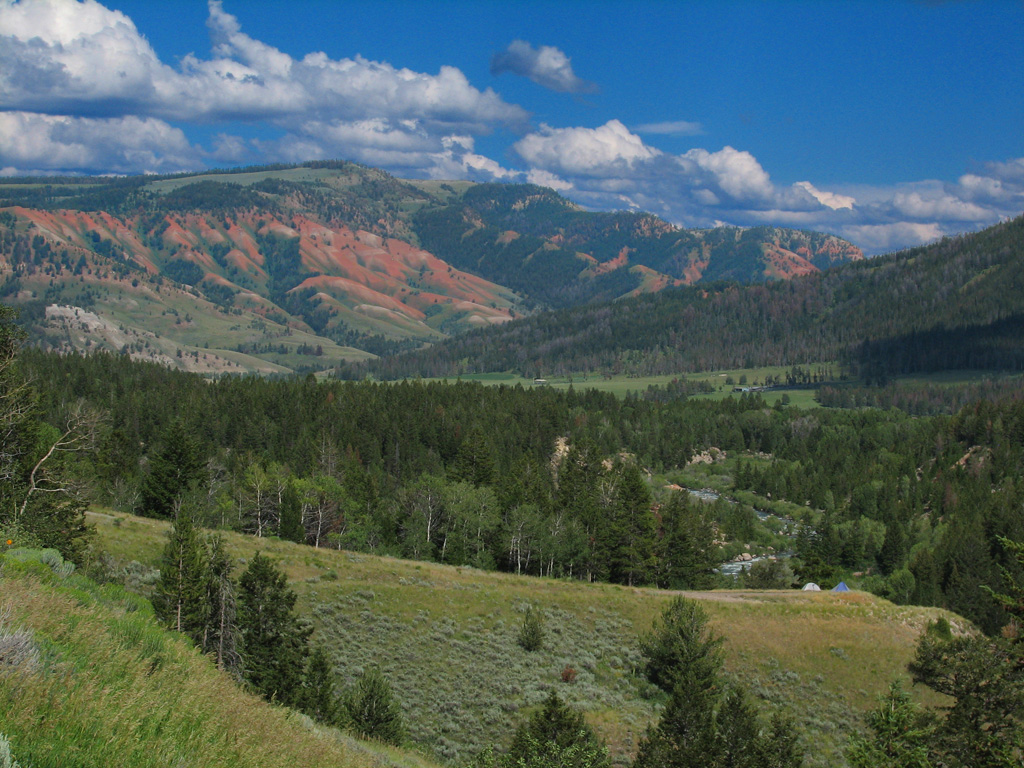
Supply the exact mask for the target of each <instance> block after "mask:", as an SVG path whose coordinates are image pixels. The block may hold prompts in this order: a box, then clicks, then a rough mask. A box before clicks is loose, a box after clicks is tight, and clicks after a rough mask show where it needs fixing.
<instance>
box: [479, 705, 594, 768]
mask: <svg viewBox="0 0 1024 768" xmlns="http://www.w3.org/2000/svg"><path fill="white" fill-rule="evenodd" d="M498 763H499V766H500V768H607V766H609V765H610V764H611V762H610V760H609V758H608V750H607V748H606V747H605V745H604V744H603V743H602V742H601V740H600V739H599V738H598V737H597V736H596V735H595V733H594V731H593V729H591V727H590V726H589V725H587V722H586V720H584V719H583V714H582V713H580V712H578V711H576V710H574V709H572V708H571V707H569V706H567V705H566V704H564V703H563V702H562V700H561V699H560V698H559V697H558V694H557V693H555V692H554V691H552V692H551V693H550V694H549V695H548V697H547V699H546V700H545V701H544V706H543V707H541V709H540V710H538V711H537V712H535V713H534V714H533V715H531V716H530V719H529V720H528V721H527V722H525V723H523V724H522V725H520V726H519V728H518V729H517V730H516V734H515V736H514V737H513V738H512V744H511V746H510V747H509V749H508V752H507V753H506V754H505V755H503V756H502V757H501V758H500V760H499V761H498Z"/></svg>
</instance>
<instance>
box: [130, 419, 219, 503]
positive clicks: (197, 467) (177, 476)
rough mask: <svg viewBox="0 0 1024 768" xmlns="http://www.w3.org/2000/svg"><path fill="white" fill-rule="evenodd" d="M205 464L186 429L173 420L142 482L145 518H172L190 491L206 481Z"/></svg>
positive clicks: (196, 444)
mask: <svg viewBox="0 0 1024 768" xmlns="http://www.w3.org/2000/svg"><path fill="white" fill-rule="evenodd" d="M206 476H207V472H206V460H205V458H204V457H203V455H202V453H201V451H200V448H199V445H198V443H197V442H196V441H195V439H194V438H193V437H192V436H191V435H189V433H188V432H187V431H186V429H185V425H184V424H183V423H182V422H181V421H180V420H175V421H174V422H172V423H171V425H170V426H169V427H168V428H167V429H166V430H164V433H163V435H162V437H161V446H160V449H159V450H158V451H157V452H156V453H155V454H154V455H153V456H151V457H150V460H149V472H148V473H147V474H146V476H145V477H144V478H143V481H142V498H141V506H142V510H143V513H144V514H147V515H151V516H153V517H159V518H173V517H174V516H175V515H176V514H177V511H178V509H179V508H180V506H181V501H182V499H183V497H184V496H185V494H186V493H188V491H189V490H192V489H193V488H195V487H196V486H198V485H201V484H202V483H203V482H205V481H206Z"/></svg>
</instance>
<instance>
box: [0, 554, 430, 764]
mask: <svg viewBox="0 0 1024 768" xmlns="http://www.w3.org/2000/svg"><path fill="white" fill-rule="evenodd" d="M2 568H3V570H2V572H0V604H2V605H0V610H3V611H4V615H5V620H4V624H5V627H6V629H5V630H4V631H7V632H11V631H21V632H30V633H31V637H32V641H33V643H34V644H35V646H36V650H37V657H38V658H37V662H36V663H35V664H26V663H10V664H3V665H2V666H0V730H2V731H3V733H4V734H5V735H6V737H7V739H9V741H10V742H11V744H13V745H14V749H15V755H16V757H17V759H18V760H19V761H20V762H21V764H22V765H23V766H31V767H32V768H75V767H77V766H82V768H86V767H88V768H93V767H95V768H108V767H109V768H115V767H118V766H124V767H125V768H167V766H173V767H175V768H177V767H178V766H182V767H184V766H203V768H207V767H209V768H257V767H259V768H273V767H275V766H281V768H285V767H286V766H287V767H288V768H295V766H309V767H310V768H315V767H319V766H323V768H328V766H330V768H341V767H347V766H351V767H352V768H364V767H365V768H369V767H370V766H389V765H409V766H412V765H421V766H427V765H430V763H428V762H427V761H421V760H419V759H417V758H409V759H407V760H404V761H400V760H392V759H391V758H389V757H388V756H387V754H385V753H384V752H383V751H382V750H380V749H376V748H370V747H367V746H365V745H362V744H360V743H358V742H356V741H355V740H354V739H350V738H347V737H345V736H343V735H341V734H339V733H338V732H336V731H331V730H325V729H319V728H316V727H314V726H313V724H312V723H311V722H310V721H309V720H308V719H306V718H304V717H302V716H299V715H296V714H294V713H292V712H291V711H289V710H286V709H283V708H280V707H276V706H272V705H270V704H268V703H266V702H264V701H262V700H260V699H259V698H258V697H256V696H254V695H250V694H248V693H246V692H244V691H242V690H241V689H240V688H238V686H236V685H235V683H234V682H233V681H232V680H231V679H229V678H228V676H227V675H225V674H222V673H220V672H219V671H217V670H216V669H215V668H214V666H213V665H212V664H211V662H210V660H209V659H207V658H204V657H203V656H202V655H201V654H200V653H199V652H198V651H197V650H196V649H194V648H193V647H192V646H191V645H190V644H189V643H188V642H187V641H186V640H185V639H184V638H182V637H178V636H176V635H173V634H171V633H169V632H167V631H165V630H163V629H162V628H160V627H159V626H158V625H157V624H156V622H155V619H154V617H153V614H152V608H151V607H150V605H149V603H148V602H147V601H146V600H144V599H141V598H139V597H138V596H137V595H134V594H131V593H129V592H126V591H125V590H124V589H123V588H122V587H119V586H114V585H105V586H98V585H97V584H96V583H94V582H92V581H90V580H89V579H87V578H85V577H82V576H77V575H73V576H61V575H59V574H57V573H54V572H53V571H52V570H51V569H50V568H49V567H47V566H45V565H44V564H41V563H31V562H26V563H17V562H10V561H4V562H3V564H2ZM396 754H397V753H396Z"/></svg>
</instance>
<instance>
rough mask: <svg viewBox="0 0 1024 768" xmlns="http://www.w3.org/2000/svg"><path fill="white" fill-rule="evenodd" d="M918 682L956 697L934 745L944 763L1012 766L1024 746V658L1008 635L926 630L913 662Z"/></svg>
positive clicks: (974, 767) (963, 767) (958, 767)
mask: <svg viewBox="0 0 1024 768" xmlns="http://www.w3.org/2000/svg"><path fill="white" fill-rule="evenodd" d="M910 672H911V674H912V675H913V676H914V682H916V683H923V684H924V685H927V686H928V687H929V688H931V689H932V690H934V691H937V692H939V693H942V694H945V695H946V696H949V697H950V699H951V700H952V704H950V705H949V706H948V707H947V708H946V713H945V717H943V718H942V719H941V720H940V721H939V723H938V725H937V727H936V730H935V738H934V739H933V740H932V745H931V746H932V751H933V752H935V753H937V754H938V755H939V757H940V760H939V763H940V764H941V765H943V766H946V765H948V766H954V767H955V768H1010V767H1011V766H1019V765H1020V760H1021V757H1022V754H1024V753H1022V750H1024V664H1021V661H1020V658H1019V657H1018V656H1017V655H1016V654H1015V653H1014V651H1013V649H1012V647H1011V646H1010V643H1009V642H1008V641H1006V640H1004V639H1003V638H985V637H954V638H950V639H944V638H941V637H939V636H937V633H932V632H926V633H925V634H924V635H923V636H922V638H921V641H920V642H919V643H918V646H917V652H916V654H915V656H914V660H913V661H912V662H911V664H910Z"/></svg>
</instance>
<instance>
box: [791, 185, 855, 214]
mask: <svg viewBox="0 0 1024 768" xmlns="http://www.w3.org/2000/svg"><path fill="white" fill-rule="evenodd" d="M793 186H794V187H797V188H799V189H802V190H804V191H806V192H807V193H808V194H809V195H810V196H811V197H813V198H814V199H815V200H817V201H818V202H819V203H821V204H822V205H824V206H825V207H827V208H831V209H832V210H833V211H836V210H839V209H840V208H851V209H852V208H853V206H854V204H856V202H857V199H856V198H855V197H850V196H849V195H840V194H837V193H835V192H828V191H825V190H821V189H818V188H816V187H815V186H814V185H813V184H811V182H809V181H798V182H797V183H796V184H794V185H793Z"/></svg>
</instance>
